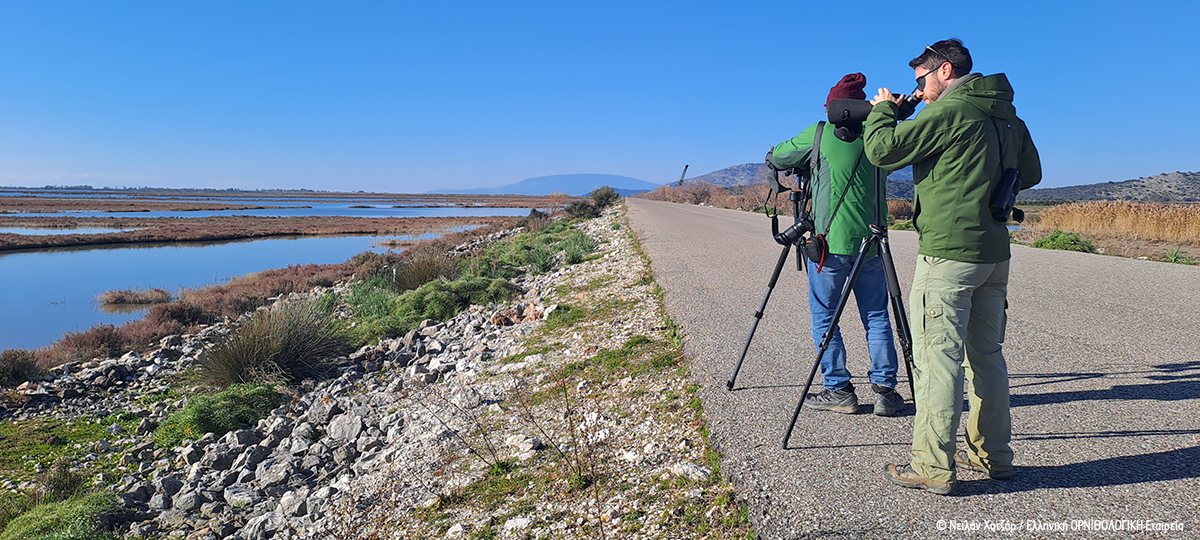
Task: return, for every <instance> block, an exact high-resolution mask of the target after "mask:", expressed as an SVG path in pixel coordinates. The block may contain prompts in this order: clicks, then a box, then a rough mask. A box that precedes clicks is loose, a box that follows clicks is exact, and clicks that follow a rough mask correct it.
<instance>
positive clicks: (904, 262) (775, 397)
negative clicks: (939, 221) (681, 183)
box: [627, 199, 1200, 539]
mask: <svg viewBox="0 0 1200 540" xmlns="http://www.w3.org/2000/svg"><path fill="white" fill-rule="evenodd" d="M627 201H628V207H629V215H630V219H631V223H632V226H633V227H634V229H635V231H636V232H637V233H638V235H639V237H640V238H641V241H642V244H643V247H644V249H645V251H646V253H647V254H648V255H649V256H650V259H651V262H652V267H653V269H654V273H655V277H656V278H657V279H658V282H659V283H660V284H661V285H662V287H663V288H664V289H665V290H666V291H667V295H666V303H667V309H668V311H669V312H670V314H671V315H672V317H674V318H675V320H676V321H677V322H678V323H680V324H681V325H682V326H683V328H684V331H685V332H686V334H687V338H686V340H685V353H686V354H687V356H688V358H689V362H690V364H689V365H690V371H691V375H692V376H693V377H694V378H695V379H696V380H697V381H698V382H699V383H700V384H701V386H702V390H701V398H702V399H703V401H704V407H705V414H706V415H707V417H708V420H709V422H710V428H711V431H712V435H713V442H714V444H715V446H716V447H717V449H718V450H719V451H720V452H721V453H722V454H723V456H724V461H723V465H722V467H723V471H722V473H723V474H724V475H725V476H726V477H728V478H730V480H731V481H732V482H733V483H734V485H735V486H736V487H737V488H738V490H739V493H740V494H741V495H742V496H743V497H744V499H745V500H746V502H747V504H748V505H749V508H750V519H751V523H752V524H753V526H754V528H755V530H756V531H758V533H759V534H760V536H761V537H763V538H847V539H849V538H855V539H857V538H886V539H894V538H964V537H965V538H1036V537H1045V538H1109V537H1114V538H1158V537H1162V538H1200V267H1197V266H1184V265H1178V264H1168V263H1161V262H1154V261H1140V260H1134V259H1125V258H1120V257H1110V256H1103V255H1091V254H1084V253H1074V252H1065V251H1050V250H1041V249H1034V248H1030V247H1026V246H1019V245H1014V246H1013V259H1012V270H1011V276H1010V282H1009V296H1008V298H1009V303H1010V310H1009V319H1008V329H1007V336H1006V340H1005V344H1004V346H1005V356H1006V358H1007V361H1008V366H1009V371H1010V377H1011V381H1010V382H1011V386H1012V401H1011V403H1012V416H1013V435H1014V437H1013V444H1012V446H1013V450H1014V453H1015V456H1016V459H1015V466H1016V478H1015V479H1014V480H1012V481H1009V482H1001V481H996V480H991V479H988V478H987V477H986V476H985V475H982V474H976V473H971V472H962V473H961V474H960V476H959V486H958V490H957V491H956V493H955V494H954V495H953V496H949V497H941V496H937V495H932V494H929V493H925V492H924V491H918V490H907V489H903V488H899V487H895V486H893V485H891V484H889V483H888V482H887V481H886V480H884V479H883V477H882V473H881V470H882V468H883V465H884V464H885V463H888V462H901V463H903V462H906V461H907V460H908V458H909V455H910V454H909V444H910V442H911V440H912V407H911V401H909V406H908V408H907V409H906V410H905V411H904V413H902V415H901V416H898V417H893V418H882V417H876V416H874V415H871V414H859V415H854V416H847V415H840V414H835V413H829V412H812V411H809V410H805V411H803V412H801V414H800V419H799V422H798V423H797V427H796V431H795V432H794V433H793V435H792V439H791V443H790V445H789V448H788V449H786V450H785V449H782V448H781V447H780V441H781V438H782V433H783V429H784V427H785V424H786V422H787V420H788V418H789V417H790V415H791V411H792V408H793V407H794V406H795V403H796V400H797V399H798V397H799V392H800V390H801V388H802V385H803V383H804V378H805V377H807V374H808V370H809V369H810V368H811V366H812V363H813V360H814V358H815V351H816V349H815V347H814V346H813V344H812V341H811V337H810V328H809V318H808V303H807V282H806V280H805V276H804V274H802V273H800V272H797V271H796V267H795V263H794V256H793V257H792V259H789V261H788V265H787V266H786V267H785V268H784V273H783V275H782V276H781V278H780V280H779V283H778V285H777V286H776V288H775V291H774V293H773V295H772V297H771V300H770V302H769V304H768V306H767V309H766V316H765V318H764V319H763V321H762V323H761V324H760V325H759V329H758V332H757V334H756V336H755V338H754V342H753V345H752V346H751V348H750V352H749V354H748V355H747V359H746V362H745V365H744V366H743V368H742V371H741V374H740V375H739V377H738V380H737V386H736V387H735V389H734V390H733V391H732V392H730V391H727V390H726V389H725V381H726V380H727V379H728V377H729V375H730V373H731V372H732V370H733V366H734V363H735V362H736V359H737V356H738V354H739V353H740V351H741V347H742V344H743V343H744V341H745V338H746V335H747V333H748V331H749V329H750V324H751V323H752V321H753V318H752V314H753V312H754V310H755V309H756V308H757V307H758V305H759V303H760V302H761V300H762V295H763V293H764V292H765V290H766V285H767V280H768V278H769V277H770V273H771V270H772V269H773V268H774V264H775V261H776V259H777V258H778V256H779V252H780V249H781V248H780V246H778V245H777V244H775V243H774V242H773V241H772V240H771V237H770V228H769V225H770V223H769V220H768V218H766V217H764V216H763V215H761V214H751V213H747V212H740V211H734V210H724V209H715V208H709V207H698V206H691V205H682V204H673V203H662V202H654V201H647V200H642V199H627ZM890 239H891V244H892V251H893V254H894V260H895V263H896V268H897V272H898V273H899V275H900V282H901V286H902V288H903V289H904V301H905V305H906V307H907V305H908V287H909V286H910V285H911V281H912V275H913V267H914V261H915V258H916V246H917V238H916V233H913V232H907V231H892V232H890ZM857 313H858V311H857V308H856V307H855V306H854V305H853V302H851V305H850V306H849V307H848V308H847V312H846V316H844V317H843V321H842V322H843V324H842V334H843V338H844V340H845V342H846V348H847V357H848V361H847V364H848V368H849V370H850V372H851V373H852V374H853V375H854V380H853V382H854V384H855V386H856V387H857V388H858V395H859V400H860V402H866V403H868V404H869V403H871V401H872V400H873V398H874V395H873V394H872V393H871V391H870V384H869V382H868V381H867V380H866V378H865V375H866V371H867V367H868V366H869V361H868V359H867V357H866V350H867V347H866V341H865V339H864V338H865V336H864V332H863V330H862V326H861V323H860V322H859V319H858V316H857ZM901 361H902V362H903V360H901ZM900 375H901V381H900V385H899V388H900V390H901V393H902V394H903V395H904V396H905V398H906V400H911V395H910V394H909V391H908V382H907V379H906V378H905V377H904V375H905V373H904V369H903V367H902V368H901V370H900ZM819 381H820V377H819V376H818V378H817V382H816V383H814V387H816V386H817V385H819ZM866 409H867V410H868V411H869V410H870V408H869V407H866ZM965 414H967V413H964V422H963V424H964V425H965V419H966V418H965ZM961 441H962V439H961V436H960V438H959V447H960V448H963V447H964V446H962V442H961ZM1094 520H1129V522H1128V523H1126V522H1120V521H1116V522H1107V521H1105V522H1096V521H1094ZM1163 523H1165V524H1182V527H1183V528H1184V530H1183V531H1179V530H1168V531H1163V532H1154V531H1145V530H1142V531H1138V530H1132V531H1131V530H1130V529H1136V528H1138V527H1146V526H1152V527H1179V525H1159V524H1163ZM1031 527H1032V528H1033V529H1034V530H1033V531H1030V530H1029V529H1030V528H1031ZM1089 527H1090V528H1092V529H1096V528H1100V529H1101V530H1089V529H1088V528H1089ZM1105 527H1108V528H1113V527H1116V528H1122V527H1123V528H1125V529H1126V530H1123V531H1112V530H1103V529H1104V528H1105ZM1006 528H1007V529H1017V530H1008V531H1006V530H1005V529H1006ZM1039 528H1040V529H1043V530H1042V531H1038V530H1037V529H1039ZM1045 529H1049V531H1047V530H1045ZM1058 529H1065V531H1063V530H1058Z"/></svg>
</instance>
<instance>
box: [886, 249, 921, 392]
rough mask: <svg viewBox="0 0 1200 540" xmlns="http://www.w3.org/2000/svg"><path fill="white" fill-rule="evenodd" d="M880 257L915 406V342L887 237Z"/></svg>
mask: <svg viewBox="0 0 1200 540" xmlns="http://www.w3.org/2000/svg"><path fill="white" fill-rule="evenodd" d="M879 251H880V253H879V254H880V256H881V257H883V271H884V274H885V275H886V276H887V287H888V296H890V297H891V300H892V313H893V314H894V315H893V317H892V318H893V319H895V321H896V333H897V334H899V337H900V350H901V351H902V352H903V354H904V367H905V369H906V370H908V391H909V392H912V399H913V406H914V407H916V403H917V390H916V386H915V384H916V383H914V382H913V369H912V368H913V342H912V328H911V327H910V326H909V325H908V317H906V316H905V315H904V300H903V297H902V296H901V294H900V280H899V279H897V278H896V264H895V263H894V262H893V261H892V249H891V247H890V246H888V240H887V237H886V236H881V237H880V240H879Z"/></svg>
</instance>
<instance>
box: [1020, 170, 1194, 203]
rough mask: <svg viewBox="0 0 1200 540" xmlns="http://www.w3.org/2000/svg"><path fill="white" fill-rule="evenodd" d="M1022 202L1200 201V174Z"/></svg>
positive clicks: (1028, 197) (1066, 191)
mask: <svg viewBox="0 0 1200 540" xmlns="http://www.w3.org/2000/svg"><path fill="white" fill-rule="evenodd" d="M1017 199H1018V200H1022V201H1098V200H1110V201H1151V202H1178V201H1200V172H1169V173H1163V174H1156V175H1154V176H1148V177H1146V178H1138V179H1136V180H1125V181H1123V182H1104V183H1101V184H1087V185H1082V186H1067V187H1060V188H1046V189H1031V190H1029V191H1022V192H1021V193H1020V194H1019V195H1018V196H1017Z"/></svg>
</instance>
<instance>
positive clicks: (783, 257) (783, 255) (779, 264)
mask: <svg viewBox="0 0 1200 540" xmlns="http://www.w3.org/2000/svg"><path fill="white" fill-rule="evenodd" d="M791 250H792V245H791V244H788V245H786V246H783V251H781V252H780V253H779V260H778V261H776V262H775V272H773V273H772V274H771V281H770V283H768V284H767V294H765V295H763V299H762V304H760V305H759V306H758V311H755V312H754V324H753V325H751V326H750V335H749V336H746V344H745V345H743V346H742V355H741V356H739V357H738V361H737V366H734V368H733V375H730V376H729V380H728V381H726V382H725V389H726V390H733V381H734V380H735V379H737V376H738V372H739V371H741V370H742V361H744V360H745V359H746V351H748V350H750V341H752V340H753V339H754V332H755V331H756V330H758V323H759V321H761V320H762V317H763V312H764V311H766V309H767V300H770V299H771V291H772V290H773V289H775V282H776V281H779V273H780V272H782V271H783V264H784V263H785V262H787V258H788V253H789V252H791Z"/></svg>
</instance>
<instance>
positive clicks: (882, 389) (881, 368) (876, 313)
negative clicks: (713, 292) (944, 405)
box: [767, 73, 904, 416]
mask: <svg viewBox="0 0 1200 540" xmlns="http://www.w3.org/2000/svg"><path fill="white" fill-rule="evenodd" d="M866 84H867V79H866V77H864V76H863V74H862V73H851V74H849V75H846V76H845V77H842V80H841V81H838V83H837V84H836V85H834V87H833V88H831V89H830V90H829V96H828V98H827V99H826V100H825V106H826V107H828V106H829V102H831V101H833V100H835V99H860V100H861V99H866V97H867V95H866V94H865V93H864V92H863V87H864V86H866ZM817 126H818V124H813V125H811V126H809V127H808V128H807V129H805V130H804V131H803V132H801V133H800V134H799V135H797V136H795V137H793V138H791V139H789V140H786V141H784V142H781V143H779V144H778V145H776V146H775V147H774V148H773V149H772V151H771V153H769V154H768V155H767V163H768V165H770V166H771V167H772V168H774V169H776V170H783V169H790V168H793V167H797V166H802V165H807V164H808V163H810V159H811V157H812V151H813V146H814V139H815V138H816V131H817ZM821 131H822V133H821V142H820V152H819V153H818V155H817V158H818V161H817V165H816V170H815V171H812V191H813V195H812V203H813V208H812V214H813V218H814V225H815V226H816V230H817V232H818V233H821V234H823V235H824V237H825V239H826V241H827V243H828V246H829V248H828V253H827V254H825V255H824V257H823V258H822V259H819V261H818V262H813V261H811V260H809V261H807V263H806V264H808V306H809V312H810V313H811V315H812V317H811V321H812V338H813V343H814V344H815V345H816V346H818V347H819V346H820V343H821V341H822V340H823V337H824V335H825V333H826V332H827V331H828V330H829V327H830V326H831V324H832V322H833V316H834V313H835V311H836V308H837V304H838V300H839V299H840V298H841V295H842V288H843V287H844V286H845V284H846V280H847V279H848V278H849V277H850V271H851V269H853V267H854V259H855V255H857V254H858V250H859V248H860V246H861V245H862V241H863V238H865V237H867V236H870V235H871V231H870V229H868V228H867V226H868V225H870V224H871V223H875V219H876V218H879V219H881V220H882V219H883V216H886V215H887V201H885V200H883V198H882V197H876V190H875V167H872V166H871V164H870V163H868V162H867V160H866V159H865V156H864V153H863V142H862V138H859V137H856V138H855V139H854V140H852V141H843V140H841V139H838V138H837V137H836V136H834V128H833V126H832V125H825V126H824V127H823V128H822V129H821ZM871 255H872V257H871V258H870V259H867V260H866V261H865V263H864V264H863V268H862V270H861V271H860V272H859V276H858V280H857V281H855V283H854V289H853V290H854V299H855V302H856V303H857V304H858V312H859V315H860V317H861V318H862V323H863V328H864V329H865V330H866V333H867V349H868V352H869V353H870V355H871V370H870V372H869V376H870V381H871V389H872V390H873V391H874V393H875V407H874V409H873V412H874V413H875V414H876V415H879V416H893V415H895V414H896V413H897V412H899V411H900V409H902V408H903V407H904V398H902V397H900V394H898V393H897V392H896V391H895V388H896V368H897V360H896V347H895V344H894V342H893V341H892V326H891V321H889V320H888V294H887V282H886V281H885V278H884V273H883V260H882V259H880V258H879V255H878V254H877V253H873V254H871ZM821 378H822V380H823V384H824V387H825V388H824V389H823V390H822V391H821V392H820V393H817V394H814V395H811V396H808V397H806V398H805V400H804V404H805V405H806V406H808V407H809V408H811V409H815V410H822V411H834V412H840V413H845V414H854V413H857V412H858V411H859V407H858V396H857V394H855V392H854V385H853V384H850V372H849V371H848V370H847V369H846V348H845V346H844V345H843V344H842V334H841V330H840V329H837V330H834V333H833V338H832V339H831V340H830V342H829V349H828V350H826V352H825V355H824V356H822V357H821Z"/></svg>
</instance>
